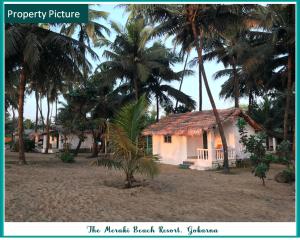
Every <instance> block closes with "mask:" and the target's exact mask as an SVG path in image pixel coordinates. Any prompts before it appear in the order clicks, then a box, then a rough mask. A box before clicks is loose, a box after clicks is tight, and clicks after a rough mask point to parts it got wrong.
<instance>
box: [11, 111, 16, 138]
mask: <svg viewBox="0 0 300 240" xmlns="http://www.w3.org/2000/svg"><path fill="white" fill-rule="evenodd" d="M11 111H12V124H11V141H12V143H14V142H15V136H14V131H15V121H16V116H15V109H14V108H12V109H11Z"/></svg>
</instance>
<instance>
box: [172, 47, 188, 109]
mask: <svg viewBox="0 0 300 240" xmlns="http://www.w3.org/2000/svg"><path fill="white" fill-rule="evenodd" d="M189 55H190V52H187V54H186V58H185V62H184V66H183V72H182V76H181V80H180V85H179V89H178V90H179V91H181V88H182V83H183V79H184V72H185V70H186V66H187V62H188V59H189ZM177 107H178V99H177V100H176V104H175V109H177Z"/></svg>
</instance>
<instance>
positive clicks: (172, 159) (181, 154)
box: [152, 135, 187, 165]
mask: <svg viewBox="0 0 300 240" xmlns="http://www.w3.org/2000/svg"><path fill="white" fill-rule="evenodd" d="M152 142H153V143H152V149H153V154H158V155H159V156H160V157H161V159H160V161H161V162H162V163H167V164H172V165H178V164H181V163H182V162H183V161H186V160H187V137H186V136H175V135H172V143H165V142H164V136H163V135H153V136H152Z"/></svg>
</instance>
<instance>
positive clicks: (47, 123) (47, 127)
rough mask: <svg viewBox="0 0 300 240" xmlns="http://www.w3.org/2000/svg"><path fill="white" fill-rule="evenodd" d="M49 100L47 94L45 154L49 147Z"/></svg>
mask: <svg viewBox="0 0 300 240" xmlns="http://www.w3.org/2000/svg"><path fill="white" fill-rule="evenodd" d="M49 116H50V99H49V93H47V120H46V149H45V153H48V150H49V146H50V117H49Z"/></svg>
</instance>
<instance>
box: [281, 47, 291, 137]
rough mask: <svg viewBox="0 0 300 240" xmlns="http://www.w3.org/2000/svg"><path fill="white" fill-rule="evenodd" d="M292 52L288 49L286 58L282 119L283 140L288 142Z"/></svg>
mask: <svg viewBox="0 0 300 240" xmlns="http://www.w3.org/2000/svg"><path fill="white" fill-rule="evenodd" d="M292 65H293V64H292V51H291V49H289V56H288V79H287V86H286V102H285V110H284V118H283V140H288V128H289V111H290V105H291V95H292Z"/></svg>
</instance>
